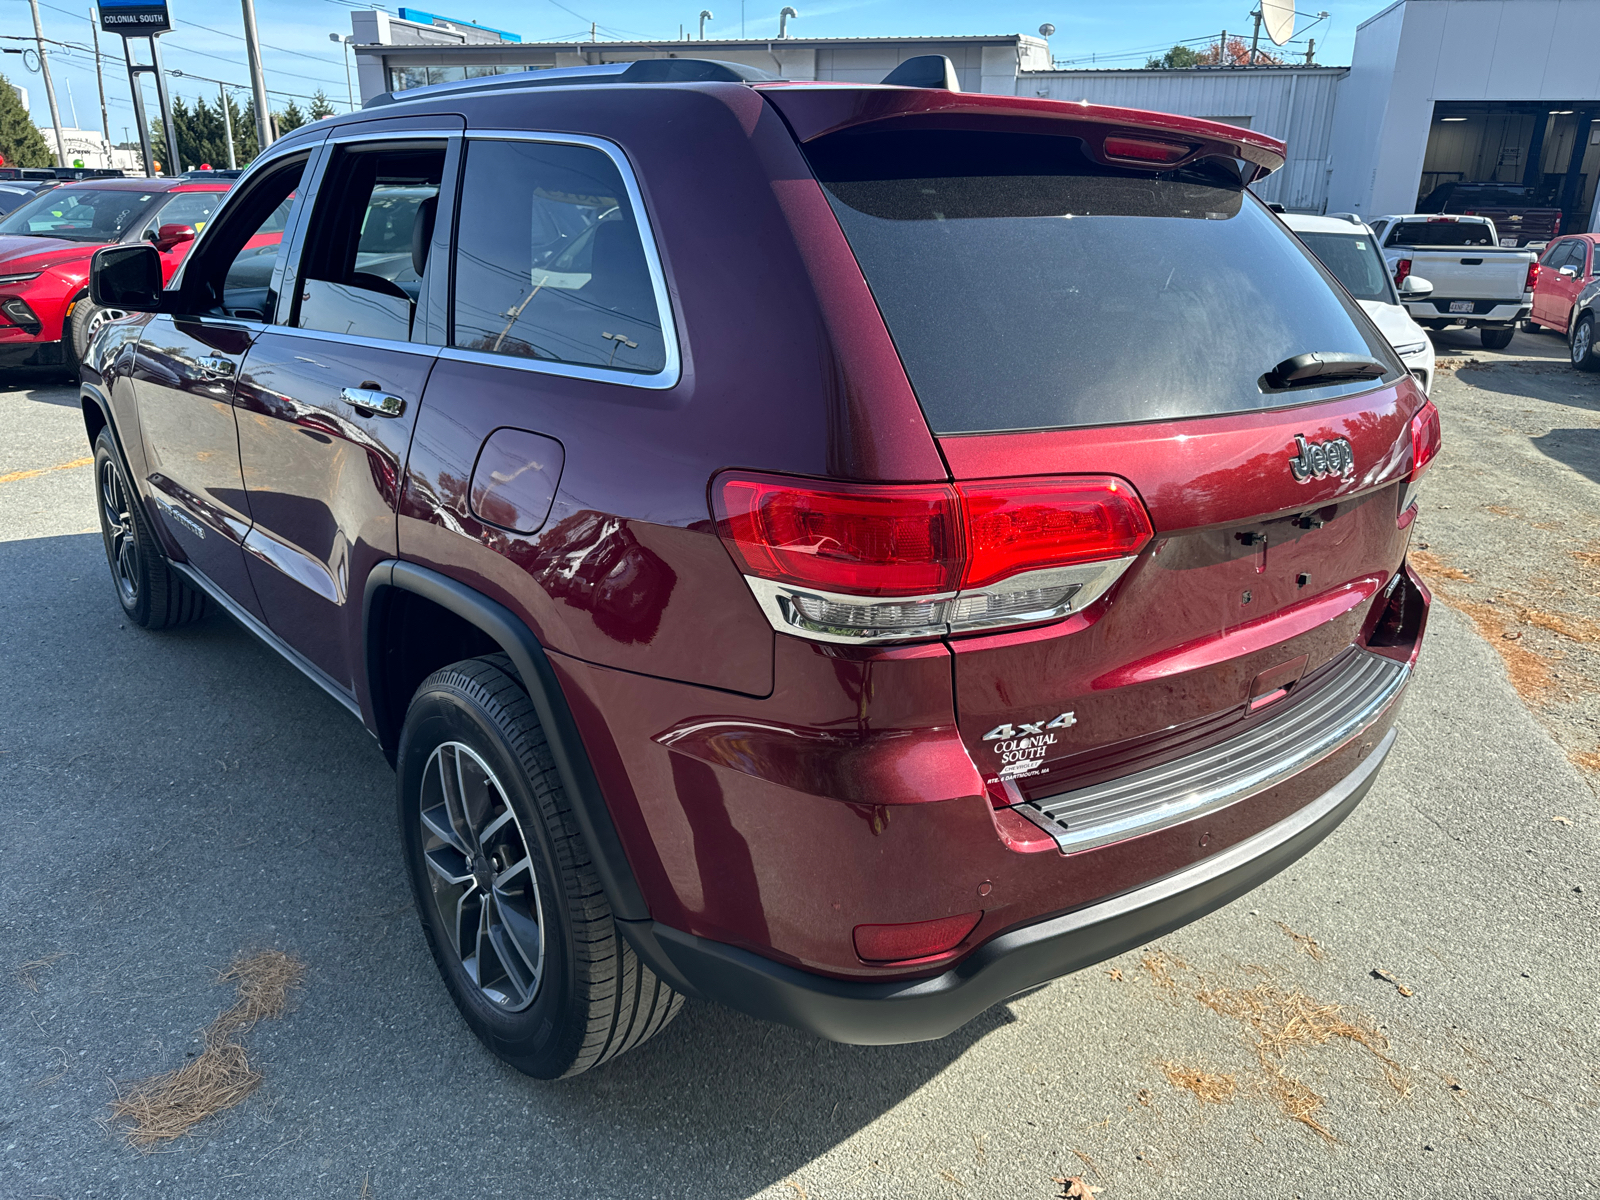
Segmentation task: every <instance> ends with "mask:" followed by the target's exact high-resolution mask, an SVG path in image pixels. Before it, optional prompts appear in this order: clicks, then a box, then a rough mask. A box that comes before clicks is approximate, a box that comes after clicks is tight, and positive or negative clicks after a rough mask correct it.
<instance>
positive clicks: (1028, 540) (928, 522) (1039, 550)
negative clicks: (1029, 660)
mask: <svg viewBox="0 0 1600 1200" xmlns="http://www.w3.org/2000/svg"><path fill="white" fill-rule="evenodd" d="M712 503H713V508H714V510H715V514H716V517H717V527H718V532H719V533H720V534H721V536H722V539H723V542H724V543H725V544H726V545H727V547H728V550H729V552H730V553H731V554H732V555H733V558H734V561H735V562H736V563H738V565H739V567H740V569H741V570H742V572H743V573H744V576H745V579H746V582H748V583H749V585H750V589H751V591H752V592H754V593H755V596H756V599H757V600H758V601H759V602H760V603H761V606H762V610H763V611H764V612H765V613H766V614H767V618H768V620H769V621H771V623H772V625H773V627H774V628H776V629H778V630H780V631H782V632H786V633H795V634H799V635H800V636H803V637H810V638H814V639H817V640H820V641H835V642H850V643H861V642H887V641H904V640H913V639H918V638H934V637H943V636H945V635H947V634H951V633H970V632H975V631H978V630H985V629H997V628H1002V627H1005V626H1009V625H1017V624H1024V623H1036V622H1039V621H1047V620H1054V619H1057V618H1060V617H1063V616H1066V615H1068V614H1069V613H1072V612H1075V611H1077V610H1079V609H1081V608H1083V607H1085V606H1086V605H1088V604H1090V603H1091V602H1093V601H1094V600H1095V599H1097V598H1098V597H1099V596H1101V595H1102V594H1104V592H1105V591H1106V589H1107V588H1109V587H1110V586H1111V584H1112V583H1114V582H1115V581H1116V579H1117V577H1118V576H1119V575H1121V574H1122V572H1123V571H1124V570H1126V569H1127V566H1128V564H1129V563H1131V562H1132V561H1133V558H1134V556H1136V555H1137V554H1138V553H1139V551H1140V549H1142V548H1143V546H1144V545H1145V543H1146V542H1148V541H1149V540H1150V538H1151V536H1152V530H1151V527H1150V518H1149V516H1148V515H1147V514H1146V513H1145V509H1144V505H1143V504H1142V503H1141V502H1140V501H1139V499H1138V497H1137V496H1136V495H1134V493H1133V489H1132V488H1131V487H1130V486H1129V485H1128V484H1127V483H1125V482H1123V481H1122V480H1120V479H1116V478H1114V477H1111V476H1104V475H1094V476H1068V477H1062V478H1056V479H999V480H983V481H978V482H973V483H961V484H954V485H952V484H846V483H827V484H823V483H821V482H818V481H813V480H803V479H796V478H793V477H790V476H782V475H747V474H742V473H740V474H725V475H723V476H721V477H719V478H718V479H717V480H716V481H715V482H714V485H713V488H712Z"/></svg>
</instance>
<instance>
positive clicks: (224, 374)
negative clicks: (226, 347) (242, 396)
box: [195, 354, 239, 379]
mask: <svg viewBox="0 0 1600 1200" xmlns="http://www.w3.org/2000/svg"><path fill="white" fill-rule="evenodd" d="M195 365H196V366H197V367H199V368H200V373H201V374H202V375H204V376H205V377H206V378H208V379H232V378H233V375H234V372H235V371H237V370H238V369H239V368H238V365H237V364H236V363H235V362H234V361H233V359H231V358H223V357H221V356H220V355H215V354H207V355H205V356H204V357H202V358H198V359H196V360H195Z"/></svg>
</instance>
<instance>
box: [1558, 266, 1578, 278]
mask: <svg viewBox="0 0 1600 1200" xmlns="http://www.w3.org/2000/svg"><path fill="white" fill-rule="evenodd" d="M1558 274H1561V275H1565V276H1566V277H1567V278H1568V279H1576V278H1577V277H1578V273H1577V272H1576V271H1574V270H1573V269H1572V268H1571V267H1562V268H1561V270H1560V271H1559V272H1558Z"/></svg>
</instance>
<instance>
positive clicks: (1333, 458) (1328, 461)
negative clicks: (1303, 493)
mask: <svg viewBox="0 0 1600 1200" xmlns="http://www.w3.org/2000/svg"><path fill="white" fill-rule="evenodd" d="M1294 444H1295V448H1296V449H1297V450H1298V451H1299V453H1298V454H1296V455H1295V456H1294V457H1293V458H1291V459H1290V460H1289V473H1290V474H1291V475H1293V476H1294V477H1295V481H1296V482H1297V483H1309V482H1311V480H1313V479H1325V478H1327V477H1328V476H1329V475H1349V474H1350V472H1352V471H1354V470H1355V469H1356V455H1355V451H1353V450H1352V449H1350V443H1349V442H1348V441H1346V440H1345V439H1344V438H1331V439H1329V440H1328V441H1326V442H1308V441H1306V439H1305V438H1303V437H1302V436H1300V435H1299V434H1295V437H1294Z"/></svg>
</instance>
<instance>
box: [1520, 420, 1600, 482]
mask: <svg viewBox="0 0 1600 1200" xmlns="http://www.w3.org/2000/svg"><path fill="white" fill-rule="evenodd" d="M1531 440H1532V442H1533V444H1534V445H1535V446H1537V447H1538V448H1539V452H1540V453H1541V454H1544V455H1546V456H1547V457H1549V458H1553V459H1555V460H1556V461H1557V462H1563V463H1566V464H1567V466H1569V467H1571V468H1572V469H1573V470H1574V471H1577V472H1579V473H1580V474H1582V475H1587V476H1588V477H1589V478H1590V479H1592V480H1593V481H1594V482H1595V483H1600V429H1552V430H1551V431H1550V432H1549V433H1546V434H1543V435H1541V436H1540V437H1536V438H1533V439H1531Z"/></svg>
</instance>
